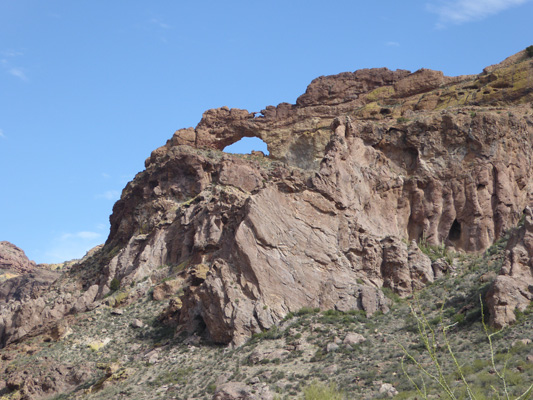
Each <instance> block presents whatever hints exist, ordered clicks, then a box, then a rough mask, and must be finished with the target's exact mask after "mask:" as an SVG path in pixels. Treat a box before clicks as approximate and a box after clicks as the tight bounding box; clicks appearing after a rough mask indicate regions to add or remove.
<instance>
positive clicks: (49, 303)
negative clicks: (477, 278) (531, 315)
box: [0, 52, 533, 345]
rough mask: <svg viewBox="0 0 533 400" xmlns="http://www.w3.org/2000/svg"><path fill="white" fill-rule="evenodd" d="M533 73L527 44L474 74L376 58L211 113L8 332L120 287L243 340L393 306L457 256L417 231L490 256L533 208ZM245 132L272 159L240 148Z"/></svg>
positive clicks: (15, 334) (11, 311) (12, 307)
mask: <svg viewBox="0 0 533 400" xmlns="http://www.w3.org/2000/svg"><path fill="white" fill-rule="evenodd" d="M532 71H533V61H532V60H531V59H529V58H527V57H526V54H525V52H520V53H518V54H516V55H514V56H512V57H510V58H509V59H507V60H505V61H504V62H502V63H501V64H498V65H495V66H491V67H488V68H486V69H485V70H484V71H483V72H482V73H481V74H479V75H475V76H460V77H446V76H444V75H443V74H442V73H441V72H438V71H431V70H425V69H422V70H419V71H416V72H414V73H411V72H409V71H403V70H397V71H389V70H387V69H384V68H382V69H368V70H360V71H356V72H353V73H342V74H339V75H334V76H326V77H320V78H317V79H315V80H314V81H313V82H311V84H310V85H309V87H308V88H307V90H306V93H305V94H303V95H302V96H300V97H299V98H298V100H297V101H296V104H287V103H282V104H280V105H278V106H276V107H273V106H269V107H266V109H264V110H262V111H261V112H252V113H251V112H248V111H246V110H238V109H228V108H227V107H222V108H219V109H215V110H209V111H206V112H205V113H204V115H203V117H202V120H201V121H200V123H199V124H198V126H197V127H196V128H194V129H193V128H188V129H182V130H179V131H177V132H176V133H175V134H174V135H173V137H172V138H171V139H170V140H169V141H168V142H167V143H166V144H165V145H164V146H162V147H160V148H159V149H157V150H155V151H153V152H152V154H151V156H150V157H149V158H148V159H147V160H146V163H145V164H146V169H145V170H144V171H143V172H141V173H139V174H138V175H137V176H136V177H135V179H134V180H133V181H132V182H130V183H129V184H128V185H127V186H126V188H125V189H124V191H123V193H122V196H121V199H120V200H119V201H118V202H117V203H116V204H115V206H114V208H113V215H112V216H111V232H110V235H109V238H108V239H107V242H106V244H105V246H104V247H103V248H102V249H101V250H99V251H98V252H97V253H96V254H94V255H93V256H92V257H90V258H89V259H87V260H86V261H85V262H83V263H80V264H79V265H77V266H74V267H72V269H70V270H69V272H68V274H67V273H66V274H64V275H63V276H62V277H61V278H60V279H59V280H58V281H57V282H56V283H55V284H54V285H52V287H51V291H50V293H54V295H49V296H48V298H46V300H45V299H43V298H42V297H39V298H36V299H29V300H27V301H21V300H17V301H13V302H11V303H10V304H9V305H7V306H4V309H3V310H2V319H1V320H0V341H1V343H2V344H7V343H10V342H12V341H15V340H18V339H20V338H21V337H24V336H25V335H28V334H31V332H33V331H34V330H35V329H44V328H45V326H44V325H48V327H49V326H50V325H51V324H52V325H53V323H54V321H57V320H59V319H60V318H61V317H62V316H63V315H65V314H70V313H74V312H81V311H85V310H87V309H91V308H94V307H96V306H97V304H99V302H101V301H103V300H105V299H104V298H105V296H108V297H107V300H105V301H109V299H110V298H112V297H113V296H110V297H109V295H110V294H111V292H112V291H111V289H113V290H116V288H117V287H118V286H120V287H121V288H123V289H125V288H127V290H125V291H126V292H127V295H126V296H127V297H128V299H129V301H133V299H134V298H135V296H140V295H141V294H142V293H145V292H146V291H147V290H148V289H149V288H150V286H154V285H155V291H154V294H155V293H156V292H157V293H158V296H161V298H171V301H170V306H169V308H168V310H167V312H166V313H165V315H164V316H162V318H166V319H167V320H169V321H173V322H174V323H175V324H176V329H177V331H178V332H189V333H193V332H196V333H198V334H201V335H203V336H204V337H205V338H208V339H209V340H212V341H214V342H216V343H225V344H227V343H231V344H234V345H240V344H242V343H244V342H245V341H246V340H247V339H248V338H249V337H250V336H251V335H252V334H253V333H257V332H260V331H262V330H265V329H268V328H270V327H271V326H273V325H274V324H277V323H279V322H280V321H281V320H282V319H283V318H284V317H285V316H286V315H287V314H288V313H290V312H295V311H297V310H299V309H301V308H303V307H312V308H319V309H322V310H326V309H336V310H340V311H347V310H352V309H361V310H365V311H366V312H367V313H368V314H372V313H374V312H376V311H383V312H386V311H387V310H388V307H389V303H388V302H389V300H387V299H386V298H385V296H384V295H383V292H382V290H381V289H382V288H383V287H385V288H390V289H391V290H393V291H394V292H396V293H398V294H399V295H401V296H407V295H409V294H411V293H412V292H413V290H415V289H417V288H420V287H422V286H423V285H425V284H427V283H428V282H432V281H433V280H434V279H436V278H437V277H439V276H440V275H441V274H442V273H443V271H445V270H446V269H448V268H451V266H450V265H447V264H446V262H445V261H443V260H437V261H433V262H432V261H431V260H430V259H429V257H428V256H427V255H425V254H424V253H422V252H421V251H420V249H419V247H418V246H417V242H419V241H424V242H425V243H429V244H433V245H440V244H443V245H444V246H447V247H448V248H451V249H455V250H457V251H465V252H479V251H482V250H484V249H486V248H487V247H488V246H489V245H491V244H492V243H493V242H494V241H495V240H497V239H498V238H500V237H502V236H503V235H504V233H505V232H506V231H507V230H508V229H509V228H510V227H512V226H513V225H515V224H517V223H518V222H519V220H520V218H521V217H522V215H523V210H524V209H525V208H526V207H527V206H529V205H531V202H532V198H531V196H532V184H533V173H532V168H531V167H532V156H533V151H532V144H533V143H532V141H533V136H532V134H533V114H532V112H533V109H532V107H531V105H532V103H531V102H532V101H533V74H532ZM243 137H258V138H261V139H262V140H263V141H265V142H266V143H267V146H268V150H269V155H268V156H264V155H263V154H261V153H253V154H251V155H244V156H239V155H232V154H227V153H224V152H223V149H224V148H225V147H226V146H228V145H230V144H232V143H235V142H237V141H238V140H240V139H241V138H243ZM528 254H529V253H528ZM528 257H529V255H528ZM499 279H501V278H499ZM163 280H165V281H166V282H164V283H161V284H160V285H158V283H159V282H162V281H163ZM499 282H501V281H498V280H497V282H496V286H495V289H494V290H492V291H490V292H489V296H492V297H490V298H489V302H491V304H492V307H491V311H492V313H493V321H495V323H497V324H500V325H501V324H502V323H503V324H505V323H507V322H510V321H511V320H512V319H511V318H509V317H505V318H503V319H502V317H501V315H500V314H501V312H504V313H507V314H509V313H512V312H513V310H512V308H513V305H512V306H508V307H503V306H502V301H504V300H501V296H500V297H498V293H499V290H500V289H499V288H500V287H502V285H501V284H500V283H499ZM517 282H519V279H514V280H513V283H509V284H513V285H514V284H517ZM498 285H500V286H498ZM67 289H68V290H67ZM517 290H522V291H523V290H526V289H523V288H521V287H520V289H517ZM527 290H528V289H527ZM66 292H68V294H66ZM528 296H529V295H527V296H525V298H527V299H528V300H527V301H529V298H530V297H528ZM513 304H514V303H513ZM520 304H521V303H520ZM502 310H504V311H502ZM36 314H38V315H45V316H46V321H47V322H46V324H43V322H42V320H40V321H37V320H35V321H32V322H30V323H27V324H26V325H24V326H22V325H21V324H22V322H20V321H24V320H25V319H24V318H23V317H22V316H24V315H36ZM29 319H30V320H31V318H29ZM498 321H502V322H501V323H500V322H498Z"/></svg>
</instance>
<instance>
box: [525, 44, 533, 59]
mask: <svg viewBox="0 0 533 400" xmlns="http://www.w3.org/2000/svg"><path fill="white" fill-rule="evenodd" d="M526 54H527V56H528V57H533V46H527V47H526Z"/></svg>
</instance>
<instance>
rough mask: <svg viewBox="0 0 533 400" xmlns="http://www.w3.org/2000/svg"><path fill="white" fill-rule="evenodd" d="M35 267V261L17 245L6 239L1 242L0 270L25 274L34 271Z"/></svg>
mask: <svg viewBox="0 0 533 400" xmlns="http://www.w3.org/2000/svg"><path fill="white" fill-rule="evenodd" d="M35 267H36V265H35V262H33V261H30V260H29V259H28V257H26V254H25V253H24V251H22V250H21V249H19V248H18V247H17V246H15V245H14V244H12V243H9V242H5V241H4V242H0V270H10V271H13V272H16V273H17V274H25V273H28V272H31V271H33V270H34V269H35Z"/></svg>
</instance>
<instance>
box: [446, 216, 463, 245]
mask: <svg viewBox="0 0 533 400" xmlns="http://www.w3.org/2000/svg"><path fill="white" fill-rule="evenodd" d="M460 238H461V223H460V222H459V221H457V219H454V220H453V224H452V226H451V228H450V233H448V239H450V240H451V241H452V242H454V241H456V240H459V239H460Z"/></svg>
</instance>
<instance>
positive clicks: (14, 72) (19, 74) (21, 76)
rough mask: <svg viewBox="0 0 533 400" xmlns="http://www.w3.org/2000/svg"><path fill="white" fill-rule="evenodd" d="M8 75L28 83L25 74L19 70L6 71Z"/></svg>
mask: <svg viewBox="0 0 533 400" xmlns="http://www.w3.org/2000/svg"><path fill="white" fill-rule="evenodd" d="M7 72H8V73H9V74H11V75H13V76H15V77H17V78H19V79H20V80H23V81H25V82H27V81H28V77H27V76H26V74H25V73H24V71H23V70H21V69H20V68H10V69H9V70H8V71H7Z"/></svg>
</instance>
